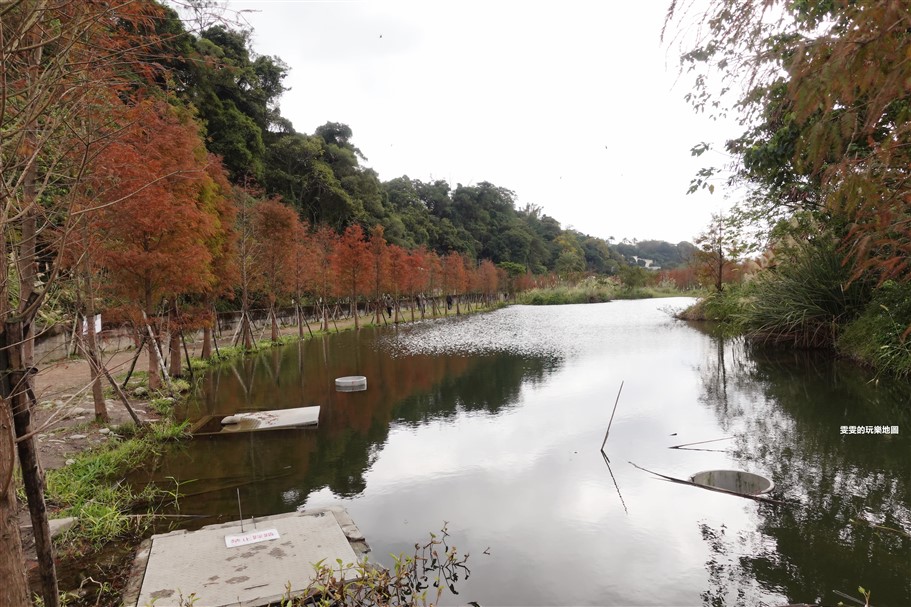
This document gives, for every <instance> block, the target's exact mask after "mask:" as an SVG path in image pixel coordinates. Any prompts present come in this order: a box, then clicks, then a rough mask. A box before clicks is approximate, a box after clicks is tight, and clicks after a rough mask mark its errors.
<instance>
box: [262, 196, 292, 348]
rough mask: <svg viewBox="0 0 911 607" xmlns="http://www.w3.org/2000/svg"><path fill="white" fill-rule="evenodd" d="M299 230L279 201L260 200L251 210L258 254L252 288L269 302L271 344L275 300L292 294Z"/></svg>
mask: <svg viewBox="0 0 911 607" xmlns="http://www.w3.org/2000/svg"><path fill="white" fill-rule="evenodd" d="M300 231H301V223H300V219H299V218H298V215H297V212H296V211H295V210H294V209H292V208H291V207H289V206H287V205H284V204H282V203H281V202H280V201H278V200H276V199H274V198H270V199H268V200H263V201H261V202H259V204H257V205H256V206H255V207H254V209H253V235H254V236H253V237H254V239H255V240H256V242H257V250H258V254H257V255H256V257H255V259H254V262H253V269H254V272H255V275H256V281H255V283H254V284H255V286H256V288H257V290H259V291H260V292H262V294H263V295H265V297H266V300H267V301H268V302H269V317H270V318H271V321H272V341H278V338H279V333H278V318H277V316H276V313H275V304H276V302H277V301H278V299H279V297H281V296H283V295H290V294H291V293H293V292H294V278H295V277H294V272H293V271H292V270H293V268H294V265H295V257H296V255H295V253H296V250H295V249H296V245H297V242H298V236H299V235H300Z"/></svg>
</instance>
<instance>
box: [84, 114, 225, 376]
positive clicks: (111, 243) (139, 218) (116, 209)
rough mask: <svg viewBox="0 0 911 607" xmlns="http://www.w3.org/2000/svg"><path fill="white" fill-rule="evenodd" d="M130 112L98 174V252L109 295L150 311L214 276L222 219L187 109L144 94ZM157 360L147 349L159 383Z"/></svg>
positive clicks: (204, 286) (205, 285) (152, 313)
mask: <svg viewBox="0 0 911 607" xmlns="http://www.w3.org/2000/svg"><path fill="white" fill-rule="evenodd" d="M129 118H130V122H129V124H127V125H126V126H125V127H124V130H125V133H124V134H123V135H122V136H121V138H120V139H119V140H118V141H116V142H114V143H112V144H111V145H109V146H108V147H107V148H106V149H105V150H104V152H103V153H102V157H101V159H100V168H99V169H98V170H97V172H96V174H95V175H94V179H96V180H97V181H98V183H103V184H105V191H104V196H103V200H104V201H105V204H104V206H102V207H101V208H99V209H98V210H97V214H96V215H95V217H94V221H95V225H96V229H97V230H98V231H100V232H102V233H103V234H104V238H103V239H102V240H100V242H101V247H100V250H99V251H98V258H99V261H100V263H101V265H102V267H103V268H104V269H105V271H106V273H107V277H108V280H107V287H108V289H109V290H110V292H111V294H112V295H114V296H115V297H117V298H119V299H120V300H121V301H122V302H124V304H125V305H126V306H127V307H130V308H133V309H136V310H138V311H141V312H145V314H146V315H147V316H149V317H152V316H155V315H156V312H157V310H158V307H159V306H160V305H161V303H162V301H163V300H164V299H165V298H170V299H171V300H172V301H173V300H175V299H176V298H178V297H180V296H182V295H184V294H187V293H202V292H204V291H205V290H206V289H207V288H209V287H210V286H211V285H212V284H213V283H214V282H215V277H214V274H213V272H212V265H211V262H212V258H213V255H212V251H211V250H210V249H209V248H208V247H207V246H206V244H207V242H208V241H210V240H211V239H213V238H214V237H215V236H216V234H217V228H218V224H217V221H216V217H215V215H214V214H213V213H212V212H211V210H212V209H210V208H206V191H207V189H208V188H211V187H213V184H212V179H211V177H210V176H209V175H208V173H207V172H206V164H205V163H206V160H207V156H206V153H205V148H204V147H203V144H202V140H201V138H200V136H199V132H198V127H197V125H196V124H195V123H194V122H193V121H192V120H191V118H190V115H189V113H188V112H182V111H180V110H178V109H177V108H174V107H173V106H170V105H168V104H166V103H164V102H161V101H144V102H142V103H139V104H137V105H136V106H135V107H134V108H132V109H131V110H130V112H129ZM155 329H156V327H153V331H154V330H155ZM156 338H157V335H156ZM156 362H157V361H156V357H155V356H154V348H149V386H150V387H152V388H157V387H159V386H160V380H159V374H158V372H157V365H156Z"/></svg>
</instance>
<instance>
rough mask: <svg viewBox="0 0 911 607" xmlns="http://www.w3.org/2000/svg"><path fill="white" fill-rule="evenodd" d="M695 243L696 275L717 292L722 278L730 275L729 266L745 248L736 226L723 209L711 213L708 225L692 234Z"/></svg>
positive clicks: (721, 286)
mask: <svg viewBox="0 0 911 607" xmlns="http://www.w3.org/2000/svg"><path fill="white" fill-rule="evenodd" d="M696 246H697V247H698V250H697V251H696V255H695V262H696V264H697V269H696V273H697V275H698V276H699V277H700V278H701V279H702V280H703V282H704V283H708V284H709V285H711V286H712V287H714V289H715V291H717V292H721V291H722V290H724V283H725V280H727V279H729V278H730V275H731V270H732V269H733V268H734V267H735V266H736V265H737V262H738V260H739V258H740V257H741V255H743V252H744V251H745V250H746V246H745V245H744V243H743V240H742V239H741V237H740V226H739V225H738V224H737V222H736V221H734V220H732V219H731V218H730V217H729V216H726V215H724V214H723V213H712V220H711V221H710V222H709V225H708V227H707V228H706V229H705V231H704V232H702V233H701V234H700V235H699V236H698V237H697V238H696Z"/></svg>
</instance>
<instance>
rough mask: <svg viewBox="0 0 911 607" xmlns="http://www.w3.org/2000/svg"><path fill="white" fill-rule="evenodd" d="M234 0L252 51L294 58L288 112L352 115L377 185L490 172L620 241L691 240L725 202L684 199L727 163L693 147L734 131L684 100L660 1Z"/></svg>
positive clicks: (302, 119) (305, 123) (311, 121)
mask: <svg viewBox="0 0 911 607" xmlns="http://www.w3.org/2000/svg"><path fill="white" fill-rule="evenodd" d="M229 6H230V7H231V8H234V9H241V10H243V9H253V10H254V11H255V12H251V13H249V14H247V15H246V20H247V21H248V22H249V24H250V25H251V26H252V27H253V30H254V36H253V48H254V50H255V51H256V52H257V53H258V54H260V55H277V56H278V57H280V58H281V59H282V60H284V61H285V62H286V63H287V64H288V66H289V67H290V73H289V75H288V78H287V79H286V81H285V84H286V86H288V87H290V89H291V90H290V91H288V92H287V93H285V95H284V96H283V98H282V100H281V111H282V115H284V116H285V117H286V118H288V119H290V120H291V121H292V123H293V124H294V127H295V129H296V130H297V131H299V132H304V133H312V132H313V131H314V129H315V128H316V127H318V126H319V125H321V124H324V123H325V122H328V121H334V122H343V123H345V124H348V125H349V126H350V127H351V128H352V130H353V132H354V137H353V142H354V144H355V145H356V146H358V147H359V148H360V149H361V150H362V151H363V152H364V155H365V156H366V157H367V159H368V160H367V162H366V163H365V164H366V165H367V166H369V167H371V168H373V169H375V170H376V171H377V172H378V173H379V175H380V178H381V179H382V180H384V181H385V180H388V179H392V178H394V177H399V176H401V175H408V176H409V177H411V178H414V179H421V180H424V181H427V180H430V179H445V180H447V181H448V182H449V183H450V184H451V185H452V186H453V187H455V185H456V184H457V183H462V184H464V185H469V184H477V183H479V182H481V181H489V182H491V183H494V184H495V185H497V186H501V187H505V188H508V189H510V190H513V191H514V192H515V193H516V199H517V207H519V208H521V207H524V205H525V204H527V203H531V204H535V205H539V206H541V207H542V208H543V210H544V212H545V213H546V214H548V215H550V216H552V217H554V218H555V219H557V220H558V221H560V223H561V224H562V225H563V227H564V228H567V227H573V228H575V229H577V230H579V231H581V232H584V233H587V234H591V235H594V236H598V237H601V238H608V237H614V238H615V239H616V240H621V239H623V238H630V239H632V238H638V239H640V240H643V239H660V240H667V241H671V242H678V241H681V240H692V239H693V238H694V237H695V236H696V234H697V233H699V232H700V231H701V230H702V229H703V228H704V226H705V225H706V224H707V223H708V221H709V217H710V213H711V212H713V211H718V210H720V209H722V208H724V207H727V206H728V205H729V204H730V201H729V200H726V199H725V195H724V193H723V192H722V191H720V190H719V189H716V191H715V194H714V195H709V194H708V192H705V193H702V194H698V195H690V196H687V195H686V190H687V187H688V186H689V181H690V178H691V177H692V176H693V174H694V173H695V172H696V170H697V169H698V168H699V167H700V166H703V165H705V164H706V163H707V162H712V163H715V164H718V163H723V162H724V158H722V157H721V156H720V155H715V156H713V157H712V158H710V159H709V160H706V159H705V158H702V159H693V158H691V157H690V154H689V149H690V148H691V147H692V146H693V145H695V144H696V143H698V142H699V141H702V140H713V141H722V140H723V138H724V137H725V136H733V135H735V134H736V132H735V131H734V130H733V127H732V126H730V125H728V126H727V127H721V125H719V124H717V123H713V122H710V121H709V120H707V119H706V118H704V117H700V116H697V115H695V114H694V113H693V111H692V110H691V108H690V107H689V106H688V105H687V103H686V102H685V101H684V99H683V97H684V95H685V94H686V92H687V89H686V86H685V85H684V84H683V82H682V81H680V82H678V77H677V66H676V54H677V52H676V50H675V49H671V50H670V51H669V50H668V49H667V48H666V46H662V44H661V41H660V32H661V27H662V24H663V19H664V14H665V11H666V9H667V3H666V2H665V0H640V1H638V2H620V1H617V0H564V1H561V2H547V3H544V2H521V3H520V2H518V1H507V0H487V1H475V0H453V1H449V0H445V1H444V0H424V1H423V2H403V1H395V0H369V1H368V0H365V1H354V2H346V1H343V0H325V1H313V2H311V1H305V0H291V1H278V0H247V1H245V2H241V1H234V2H231V3H230V4H229ZM720 185H721V184H719V187H720ZM721 189H722V190H723V188H721Z"/></svg>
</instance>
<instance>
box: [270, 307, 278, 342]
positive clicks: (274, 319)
mask: <svg viewBox="0 0 911 607" xmlns="http://www.w3.org/2000/svg"><path fill="white" fill-rule="evenodd" d="M269 315H270V316H271V317H272V343H275V342H277V341H278V337H279V335H278V315H277V314H276V313H275V304H274V303H273V304H272V305H271V306H270V307H269Z"/></svg>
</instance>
